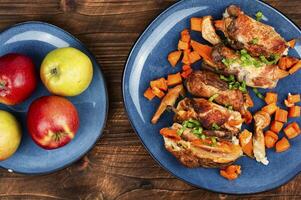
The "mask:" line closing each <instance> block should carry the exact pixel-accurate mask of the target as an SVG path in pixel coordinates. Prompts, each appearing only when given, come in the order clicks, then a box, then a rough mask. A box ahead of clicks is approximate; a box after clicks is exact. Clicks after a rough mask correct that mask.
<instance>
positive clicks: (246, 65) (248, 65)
mask: <svg viewBox="0 0 301 200" xmlns="http://www.w3.org/2000/svg"><path fill="white" fill-rule="evenodd" d="M212 60H213V65H212V63H211V64H210V63H206V64H207V65H206V67H207V68H208V69H211V70H212V69H213V70H218V71H219V72H221V73H224V74H233V75H235V76H236V78H237V79H238V81H240V82H243V81H244V82H245V83H246V85H247V86H250V87H259V88H274V87H276V85H277V82H278V80H279V79H282V78H284V77H286V76H288V72H287V71H285V70H282V69H280V68H279V67H278V66H277V65H275V64H273V63H269V61H265V60H260V59H258V58H254V57H251V56H250V55H249V54H248V52H247V51H246V50H244V49H243V50H241V51H239V52H235V51H234V50H232V49H230V48H229V47H226V46H225V45H224V44H219V45H216V46H214V48H213V49H212Z"/></svg>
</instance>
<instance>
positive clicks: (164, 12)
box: [121, 0, 301, 195]
mask: <svg viewBox="0 0 301 200" xmlns="http://www.w3.org/2000/svg"><path fill="white" fill-rule="evenodd" d="M184 1H185V0H180V1H178V2H176V3H174V4H172V5H171V6H169V7H167V8H166V9H164V10H163V11H162V12H161V13H160V14H159V15H157V16H156V17H155V18H154V19H153V20H152V21H151V22H150V23H149V24H148V25H147V26H146V28H145V29H144V31H143V32H142V33H141V34H140V35H139V37H138V39H137V40H136V41H135V43H134V45H133V46H132V48H131V50H130V52H129V54H128V59H127V61H126V63H125V67H124V69H123V73H122V82H121V84H122V85H121V87H122V98H123V104H124V107H125V111H126V115H127V117H128V119H129V121H130V124H131V126H132V128H133V129H134V132H135V133H136V135H137V136H138V138H139V140H140V141H141V143H142V144H143V146H144V148H145V149H146V150H147V152H148V153H149V154H150V156H151V157H152V158H153V159H154V160H155V161H156V162H157V164H159V166H160V167H162V168H163V169H164V170H165V171H167V172H168V173H170V174H172V175H173V176H174V177H176V178H177V179H179V180H181V181H183V182H185V183H187V184H189V185H191V186H193V187H196V188H199V189H203V190H207V191H210V192H216V193H220V194H227V195H248V194H258V193H262V192H267V191H271V190H274V189H276V188H278V187H280V186H282V185H284V184H287V183H288V182H290V181H291V180H293V179H294V178H295V177H296V176H297V175H299V173H300V172H301V169H299V171H297V172H295V173H292V174H293V175H292V176H290V177H289V178H288V179H286V180H285V181H283V182H281V183H280V184H276V185H275V186H274V187H270V188H267V189H262V190H258V191H256V192H252V191H249V192H224V191H219V190H215V189H212V188H205V187H201V186H199V185H196V184H194V183H192V182H190V181H188V180H185V179H183V178H181V177H180V176H178V175H176V174H175V173H173V172H171V171H170V170H169V169H168V168H167V167H165V166H164V165H163V164H162V163H161V162H160V161H159V160H158V159H157V158H156V157H155V155H153V154H152V153H151V152H150V150H149V149H148V147H147V145H146V144H145V143H144V141H143V140H142V138H141V137H140V134H139V133H138V131H137V128H136V127H135V125H134V123H133V122H132V121H133V120H134V119H133V118H132V116H131V115H130V112H129V107H128V105H127V101H128V100H127V99H126V93H125V92H126V91H125V85H126V83H125V82H126V79H125V76H126V72H127V70H128V68H129V62H130V59H131V57H132V54H133V52H134V50H135V48H136V46H137V45H138V43H139V42H140V40H141V39H142V37H144V35H145V34H146V32H148V31H149V29H150V28H151V26H152V25H153V24H154V23H155V22H156V21H157V20H158V19H159V18H160V17H161V16H163V15H164V14H166V13H167V12H168V11H169V10H171V9H172V8H174V7H176V6H178V5H179V4H182V3H183V2H184ZM253 1H254V2H257V3H261V4H263V5H265V6H267V7H268V8H270V9H272V10H273V11H274V12H276V13H277V14H279V15H281V16H283V17H284V18H285V19H286V20H287V21H289V22H290V23H291V24H292V25H293V26H295V28H297V29H298V30H299V31H300V32H301V28H300V27H299V26H298V25H297V24H296V23H295V22H294V21H292V20H291V19H290V18H289V17H288V16H287V15H286V14H284V13H283V12H282V11H280V10H278V9H277V8H275V7H273V6H271V5H270V4H268V3H266V2H264V1H262V0H253Z"/></svg>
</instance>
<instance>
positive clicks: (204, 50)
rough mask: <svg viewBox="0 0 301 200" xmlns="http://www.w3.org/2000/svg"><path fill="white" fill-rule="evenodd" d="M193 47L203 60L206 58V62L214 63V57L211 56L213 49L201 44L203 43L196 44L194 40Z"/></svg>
mask: <svg viewBox="0 0 301 200" xmlns="http://www.w3.org/2000/svg"><path fill="white" fill-rule="evenodd" d="M191 46H192V48H193V50H194V51H196V52H198V54H199V55H200V56H201V57H202V58H204V59H205V60H208V61H210V62H213V61H212V56H211V52H212V47H210V46H208V45H204V44H201V43H199V42H196V41H194V40H191Z"/></svg>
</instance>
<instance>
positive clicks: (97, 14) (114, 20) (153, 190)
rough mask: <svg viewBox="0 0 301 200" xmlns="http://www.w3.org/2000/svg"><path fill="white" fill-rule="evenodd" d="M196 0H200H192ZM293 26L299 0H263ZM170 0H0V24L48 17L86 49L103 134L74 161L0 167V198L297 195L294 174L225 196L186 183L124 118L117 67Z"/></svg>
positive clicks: (298, 18) (300, 181) (300, 182)
mask: <svg viewBox="0 0 301 200" xmlns="http://www.w3.org/2000/svg"><path fill="white" fill-rule="evenodd" d="M200 1H201V0H200ZM267 2H268V3H270V4H271V5H273V6H274V7H276V8H278V9H279V10H281V11H282V12H284V13H285V14H286V15H287V16H288V17H289V18H291V19H292V20H293V21H294V22H296V23H297V24H298V25H299V26H300V25H301V12H300V11H301V2H300V0H286V1H285V0H281V1H280V0H268V1H267ZM173 3H175V1H174V0H61V1H59V0H0V30H2V29H4V28H5V27H7V26H10V25H13V24H15V23H18V22H24V21H29V20H39V21H45V22H49V23H52V24H55V25H57V26H59V27H62V28H64V29H65V30H67V31H69V32H71V33H72V34H74V35H75V36H76V37H78V38H79V39H80V40H81V41H82V42H83V43H85V44H86V45H87V46H88V48H89V49H90V50H91V51H92V52H93V53H94V55H95V56H96V58H97V60H98V62H99V63H100V64H101V66H102V71H103V73H104V75H105V77H106V80H107V85H108V90H109V96H110V97H109V98H110V110H109V116H108V121H107V126H106V128H105V130H104V135H103V137H102V138H101V139H100V140H99V141H98V142H97V144H96V146H95V147H94V148H93V150H91V151H90V152H89V153H88V154H87V156H85V157H84V158H83V159H82V160H81V161H80V162H78V163H76V164H73V165H72V166H71V167H69V168H67V169H64V170H61V171H59V172H56V173H54V174H50V175H44V176H24V175H18V174H13V173H8V172H7V171H5V170H0V199H1V200H2V199H5V200H6V199H30V200H35V199H49V200H50V199H87V200H88V199H93V200H94V199H99V200H100V199H122V200H124V199H144V200H146V199H172V200H175V199H189V200H194V199H266V198H269V199H270V198H274V199H300V198H301V176H297V177H296V178H295V179H294V180H293V181H291V182H289V183H288V184H286V185H284V186H282V187H280V188H278V189H276V190H272V191H269V192H265V193H261V194H255V195H247V196H230V195H229V196H227V195H222V194H216V193H213V192H209V191H206V190H202V189H197V188H194V187H192V186H190V185H188V184H186V183H184V182H183V181H180V180H178V179H176V178H175V177H174V176H173V175H171V174H170V173H168V172H166V171H165V170H163V169H162V168H161V167H160V166H159V165H158V164H157V163H156V162H155V161H154V160H153V159H152V158H151V156H150V155H149V154H148V152H147V151H146V150H145V149H144V147H143V146H142V144H141V142H140V141H139V139H138V137H137V135H136V134H135V133H134V131H133V129H132V128H131V125H130V123H129V121H128V119H127V116H126V113H125V110H124V106H123V102H122V95H121V77H122V71H123V67H124V64H125V61H126V59H127V56H128V54H129V52H130V50H131V47H132V46H133V44H134V43H135V41H136V39H137V38H138V37H139V35H140V33H142V31H143V30H144V29H145V27H146V26H147V25H148V24H149V23H150V22H151V21H152V20H153V19H154V18H155V17H156V16H157V15H158V14H159V13H160V12H162V11H163V10H164V9H165V8H167V7H168V6H170V5H172V4H173Z"/></svg>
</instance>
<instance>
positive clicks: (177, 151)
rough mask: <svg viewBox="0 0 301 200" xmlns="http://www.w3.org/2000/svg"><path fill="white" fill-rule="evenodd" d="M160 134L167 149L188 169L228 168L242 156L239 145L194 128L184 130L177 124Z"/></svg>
mask: <svg viewBox="0 0 301 200" xmlns="http://www.w3.org/2000/svg"><path fill="white" fill-rule="evenodd" d="M198 128H199V127H198ZM196 131H197V133H195V132H196ZM179 132H180V133H181V134H178V133H179ZM160 133H161V135H162V136H163V138H164V144H165V148H166V149H167V150H168V151H169V152H170V153H172V154H173V155H174V156H175V157H176V158H177V159H178V160H179V161H180V162H181V163H182V164H183V165H185V166H187V167H200V166H202V167H222V166H227V165H229V164H231V163H233V162H234V161H235V160H237V159H238V158H239V157H240V156H241V155H242V150H241V148H240V146H239V145H238V144H234V143H232V142H231V141H229V140H223V139H220V138H218V137H211V136H207V135H205V134H206V131H203V132H200V131H198V129H195V128H194V127H191V128H188V127H187V128H185V129H184V130H183V126H182V125H181V124H177V123H175V124H173V126H172V127H171V128H163V129H161V131H160Z"/></svg>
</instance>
